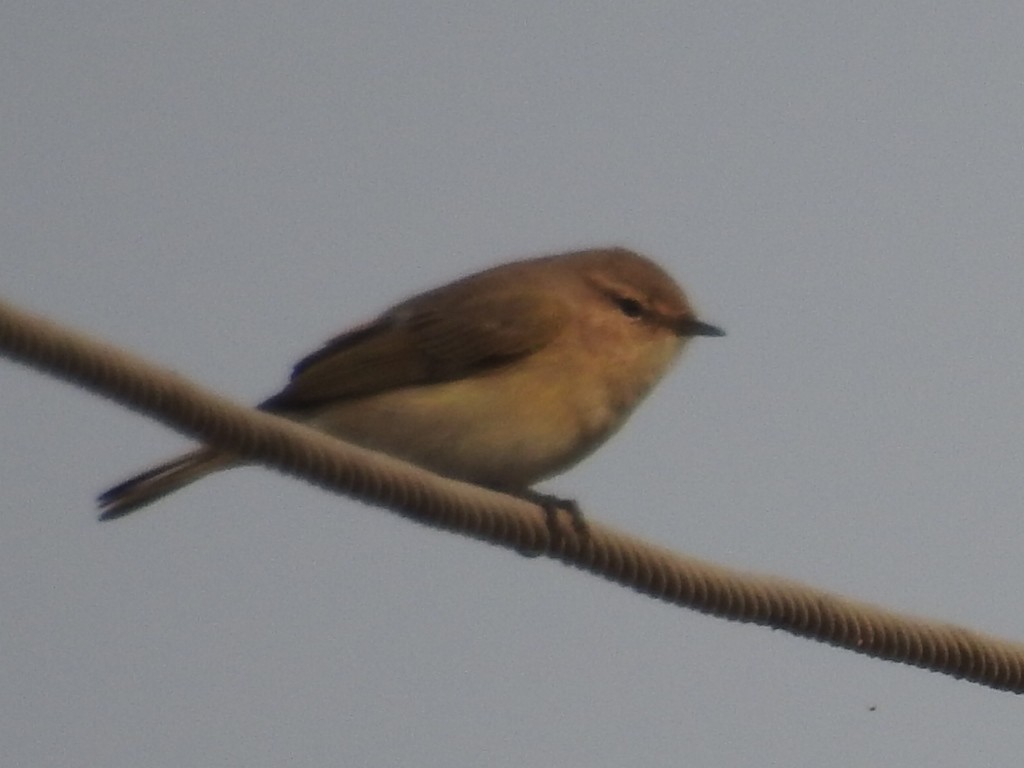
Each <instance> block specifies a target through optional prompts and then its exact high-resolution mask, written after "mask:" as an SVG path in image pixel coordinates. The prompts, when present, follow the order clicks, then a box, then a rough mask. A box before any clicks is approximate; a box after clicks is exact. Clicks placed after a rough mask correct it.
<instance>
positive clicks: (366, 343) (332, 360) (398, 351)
mask: <svg viewBox="0 0 1024 768" xmlns="http://www.w3.org/2000/svg"><path fill="white" fill-rule="evenodd" d="M454 287H455V286H451V287H449V289H448V290H447V291H445V292H444V293H442V292H439V291H438V292H434V293H433V294H426V295H425V296H422V297H418V298H416V299H412V300H411V301H409V302H406V303H405V304H400V305H398V306H397V307H395V308H394V309H393V310H391V311H390V312H387V313H385V314H384V315H382V316H381V317H380V318H378V319H377V320H375V321H373V322H371V323H369V324H367V325H363V326H360V327H358V328H355V329H353V330H351V331H348V332H347V333H343V334H341V335H340V336H336V337H335V338H333V339H331V340H330V341H328V342H327V343H326V344H325V345H324V346H323V347H322V348H321V349H319V350H318V351H316V352H314V353H313V354H311V355H309V356H308V357H306V358H304V359H303V360H301V361H299V363H298V364H297V365H296V366H295V370H294V372H293V373H292V379H291V381H290V382H289V384H288V386H286V387H285V388H284V389H283V390H282V391H281V392H279V393H278V394H276V395H274V396H273V397H271V398H270V399H268V400H266V401H265V402H264V403H262V404H261V406H260V407H261V408H263V409H264V410H269V411H288V410H299V409H305V408H315V407H317V406H320V405H323V404H325V403H328V402H334V401H337V400H346V399H350V398H357V397H363V396H366V395H370V394H377V393H380V392H385V391H388V390H392V389H399V388H402V387H410V386H423V385H427V384H436V383H440V382H444V381H453V380H455V379H461V378H465V377H467V376H472V375H474V374H477V373H481V372H483V371H486V370H489V369H492V368H496V367H498V366H501V365H505V364H507V363H510V362H512V361H514V360H517V359H520V358H523V357H526V356H527V355H531V354H533V353H534V352H536V351H537V350H539V349H542V348H543V347H545V346H547V344H549V343H550V342H551V340H552V339H553V338H554V337H555V336H557V335H558V334H559V333H560V332H561V330H562V328H563V327H564V324H565V322H566V319H567V310H566V307H565V303H564V302H563V301H562V300H560V299H558V298H557V297H556V296H552V295H550V294H544V293H538V292H528V291H525V290H523V289H522V288H521V287H517V286H512V287H510V288H508V289H503V290H501V291H499V292H498V293H497V294H495V292H493V291H485V292H484V293H486V294H487V295H486V296H484V295H481V292H479V291H477V290H472V286H471V285H466V286H464V287H465V288H467V289H470V290H454V291H453V290H451V288H454ZM460 287H462V286H460ZM442 290H444V289H442Z"/></svg>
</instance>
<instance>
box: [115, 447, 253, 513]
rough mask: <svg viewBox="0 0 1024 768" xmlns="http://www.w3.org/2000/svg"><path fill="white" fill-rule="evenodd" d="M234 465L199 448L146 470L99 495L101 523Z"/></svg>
mask: <svg viewBox="0 0 1024 768" xmlns="http://www.w3.org/2000/svg"><path fill="white" fill-rule="evenodd" d="M234 463H235V460H234V459H233V458H232V457H231V456H230V455H228V454H225V453H221V452H220V451H216V450H214V449H213V448H199V449H198V450H195V451H192V452H190V453H186V454H185V455H183V456H179V457H178V458H176V459H172V460H171V461H168V462H167V463H165V464H160V465H159V466H156V467H153V468H152V469H148V470H146V471H145V472H142V473H141V474H138V475H136V476H135V477H132V478H129V479H128V480H125V481H124V482H123V483H119V484H118V485H115V486H114V487H113V488H111V489H109V490H107V491H104V492H103V493H102V494H100V496H99V498H98V499H97V500H96V501H97V503H98V504H99V507H100V520H114V519H116V518H118V517H124V516H125V515H127V514H129V513H130V512H134V511H135V510H137V509H140V508H141V507H144V506H146V505H147V504H149V503H151V502H154V501H156V500H157V499H159V498H161V497H163V496H166V495H167V494H169V493H173V492H174V491H176V490H178V489H179V488H184V487H185V486H186V485H189V484H190V483H194V482H195V481H196V480H199V479H200V478H203V477H206V476H207V475H209V474H210V473H212V472H216V471H217V470H219V469H226V468H227V467H229V466H231V465H233V464H234Z"/></svg>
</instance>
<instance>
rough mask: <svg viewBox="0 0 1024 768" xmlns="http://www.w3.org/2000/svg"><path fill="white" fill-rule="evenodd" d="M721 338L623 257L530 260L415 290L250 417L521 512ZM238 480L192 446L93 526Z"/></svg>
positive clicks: (629, 254)
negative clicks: (361, 451) (215, 482)
mask: <svg viewBox="0 0 1024 768" xmlns="http://www.w3.org/2000/svg"><path fill="white" fill-rule="evenodd" d="M723 335H724V332H723V331H722V330H721V329H720V328H719V327H717V326H715V325H711V324H709V323H706V322H704V321H702V320H700V319H698V317H697V314H696V313H695V311H694V310H693V308H692V307H691V305H690V303H689V301H688V299H687V297H686V295H685V294H684V292H683V289H682V288H681V287H680V286H679V285H678V284H677V283H676V281H675V280H673V279H672V277H671V276H670V275H669V274H668V273H667V272H666V271H665V270H664V269H662V268H661V267H660V266H658V265H657V264H656V263H655V262H654V261H652V260H651V259H649V258H647V257H646V256H643V255H641V254H639V253H636V252H635V251H632V250H629V249H626V248H622V247H601V248H590V249H586V250H577V251H572V252H568V253H559V254H555V255H543V256H535V257H532V258H525V259H520V260H516V261H511V262H507V263H504V264H500V265H498V266H495V267H491V268H489V269H486V270H484V271H481V272H477V273H475V274H471V275H468V276H465V277H462V278H459V279H457V280H455V281H454V282H450V283H448V284H445V285H442V286H440V287H438V288H434V289H432V290H428V291H426V292H424V293H421V294H418V295H416V296H413V297H411V298H409V299H406V300H404V301H402V302H400V303H398V304H396V305H394V306H393V307H391V308H390V309H388V310H386V311H384V312H383V313H382V314H380V315H379V316H378V317H377V318H376V319H374V320H371V321H369V322H367V323H364V324H362V325H358V326H356V327H354V328H352V329H350V330H348V331H346V332H344V333H341V334H340V335H338V336H335V337H334V338H332V339H330V340H328V341H327V342H326V343H325V344H324V345H323V346H322V347H320V348H319V349H318V350H316V351H315V352H313V353H312V354H310V355H307V356H306V357H304V358H302V359H301V360H300V361H299V362H298V363H297V364H296V365H295V367H294V369H293V372H292V376H291V379H290V381H289V382H288V384H287V385H286V386H285V387H284V388H283V389H282V390H281V391H280V392H278V393H277V394H275V395H273V396H271V397H269V398H267V399H266V400H264V401H263V402H262V403H260V404H259V405H258V406H257V407H258V408H259V409H260V410H262V411H266V412H269V413H273V414H277V415H279V416H282V417H285V418H288V419H292V420H294V421H297V422H301V423H304V424H306V425H308V426H311V427H313V428H315V429H318V430H321V431H323V432H325V433H328V434H329V435H332V436H334V437H337V438H339V439H342V440H346V441H348V442H351V443H354V444H356V445H359V446H362V447H364V448H369V449H371V450H376V451H380V452H383V453H386V454H389V455H391V456H393V457H397V458H399V459H403V460H405V461H408V462H410V463H412V464H416V465H418V466H420V467H422V468H425V469H427V470H430V471H433V472H435V473H437V474H440V475H443V476H446V477H450V478H454V479H456V480H461V481H465V482H469V483H473V484H476V485H480V486H484V487H487V488H490V489H493V490H497V491H502V492H506V493H511V494H514V495H521V496H524V497H526V498H529V497H531V494H532V493H534V492H533V491H532V490H531V489H532V486H533V485H534V484H536V483H538V482H540V481H542V480H545V479H548V478H550V477H552V476H554V475H557V474H559V473H561V472H563V471H565V470H566V469H568V468H569V467H571V466H573V465H575V464H576V463H578V462H579V461H580V460H582V459H583V458H585V457H586V456H588V455H589V454H591V453H592V452H593V451H594V450H596V449H597V448H598V447H599V446H600V445H601V444H603V443H604V442H605V441H606V440H607V439H608V438H609V437H611V436H612V435H613V434H614V433H615V432H616V431H617V430H618V429H619V428H620V427H621V426H622V425H623V423H625V421H626V420H627V418H628V417H629V415H630V414H631V413H632V412H633V410H634V409H635V408H636V406H637V405H639V403H640V402H641V401H642V400H643V399H644V397H645V396H646V395H647V394H648V393H649V391H650V390H651V388H652V387H653V386H654V385H655V383H657V382H658V381H659V380H660V379H661V378H662V377H663V376H664V375H665V373H666V372H667V371H668V370H669V368H670V367H671V366H672V364H673V363H674V362H675V360H676V359H677V358H678V357H679V354H680V352H681V351H682V350H683V348H684V347H685V346H686V344H687V343H688V342H689V341H690V340H691V339H692V338H693V337H695V336H708V337H714V336H723ZM240 464H242V462H241V460H240V459H238V458H237V457H235V456H233V455H232V454H230V453H229V452H225V451H223V450H221V449H218V448H215V447H213V446H200V447H198V448H196V449H194V450H191V451H189V452H188V453H185V454H184V455H181V456H178V457H177V458H174V459H172V460H170V461H167V462H165V463H163V464H160V465H158V466H155V467H153V468H151V469H148V470H146V471H144V472H142V473H140V474H138V475H135V476H134V477H131V478H129V479H128V480H125V481H124V482H122V483H119V484H117V485H115V486H114V487H112V488H110V489H109V490H107V491H105V492H104V493H102V494H101V495H100V496H99V497H98V505H99V508H100V510H101V514H100V519H101V520H113V519H116V518H120V517H123V516H125V515H127V514H129V513H131V512H134V511H136V510H138V509H140V508H142V507H144V506H146V505H148V504H150V503H152V502H154V501H156V500H157V499H159V498H161V497H163V496H166V495H167V494H169V493H172V492H174V491H176V490H179V489H180V488H183V487H184V486H186V485H189V484H191V483H193V482H195V481H197V480H199V479H200V478H202V477H205V476H207V475H209V474H211V473H213V472H217V471H219V470H223V469H227V468H230V467H234V466H239V465H240Z"/></svg>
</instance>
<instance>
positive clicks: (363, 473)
mask: <svg viewBox="0 0 1024 768" xmlns="http://www.w3.org/2000/svg"><path fill="white" fill-rule="evenodd" d="M0 350H2V351H4V352H5V354H6V355H7V356H8V357H11V358H12V359H15V360H19V361H21V362H24V363H26V364H28V365H30V366H32V367H35V368H37V369H39V370H41V371H44V372H47V373H50V374H51V375H55V376H58V377H60V378H63V379H66V380H68V381H71V382H73V383H75V384H77V385H79V386H82V387H85V388H87V389H90V390H91V391H93V392H96V393H98V394H100V395H103V396H105V397H109V398H112V399H114V400H116V401H117V402H119V403H121V404H123V405H126V406H128V407H130V408H132V409H134V410H137V411H140V412H142V413H145V414H147V415H149V416H151V417H153V418H156V419H158V420H159V421H161V422H163V423H164V424H167V425H168V426H170V427H172V428H174V429H176V430H178V431H179V432H182V433H184V434H186V435H189V436H191V437H195V438H197V439H199V440H201V441H203V442H208V443H212V444H214V445H216V446H218V447H222V448H224V449H226V450H229V451H231V452H232V453H235V454H237V455H238V456H239V457H240V458H242V459H246V460H250V461H255V462H259V463H262V464H266V465H268V466H272V467H276V468H278V469H280V470H282V471H285V472H288V473H290V474H293V475H296V476H299V477H303V478H305V479H307V480H309V481H312V482H314V483H317V484H318V485H321V486H324V487H326V488H329V489H332V490H336V491H342V492H344V493H347V494H350V495H352V496H355V497H357V498H360V499H363V500H365V501H368V502H372V503H375V504H379V505H382V506H385V507H388V508H390V509H392V510H394V511H396V512H399V513H401V514H403V515H404V516H406V517H409V518H411V519H414V520H417V521H418V522H421V523H424V524H427V525H432V526H435V527H439V528H445V529H447V530H451V531H456V532H459V533H462V534H464V535H468V536H472V537H474V538H478V539H482V540H485V541H489V542H491V543H494V544H500V545H504V546H507V547H511V548H513V549H515V550H517V551H520V552H527V553H529V552H543V553H546V554H548V555H549V556H551V557H555V558H557V559H559V560H561V561H562V562H564V563H566V564H568V565H573V566H575V567H577V568H581V569H583V570H587V571H590V572H592V573H595V574H597V575H600V576H603V577H605V578H607V579H609V580H611V581H615V582H617V583H620V584H623V585H626V586H629V587H632V588H633V589H635V590H637V591H638V592H641V593H643V594H647V595H650V596H652V597H656V598H659V599H662V600H666V601H668V602H672V603H675V604H677V605H682V606H686V607H688V608H692V609H695V610H698V611H701V612H703V613H709V614H713V615H715V616H720V617H722V618H726V619H730V620H733V621H742V622H749V623H754V624H762V625H765V626H769V627H773V628H775V629H781V630H785V631H787V632H790V633H792V634H795V635H801V636H803V637H808V638H812V639H814V640H818V641H821V642H825V643H829V644H831V645H835V646H838V647H841V648H847V649H849V650H852V651H856V652H857V653H862V654H866V655H869V656H874V657H877V658H882V659H889V660H891V661H898V662H902V663H905V664H912V665H914V666H918V667H923V668H925V669H930V670H933V671H936V672H941V673H943V674H947V675H952V676H953V677H957V678H963V679H966V680H971V681H973V682H977V683H980V684H982V685H987V686H990V687H992V688H999V689H1004V690H1008V691H1013V692H1015V693H1021V692H1024V645H1022V644H1020V643H1011V642H1007V641H1004V640H999V639H997V638H992V637H988V636H985V635H982V634H980V633H977V632H973V631H971V630H968V629H964V628H961V627H956V626H952V625H948V624H942V623H936V622H931V621H926V620H923V619H918V618H910V617H906V616H900V615H898V614H895V613H892V612H889V611H885V610H882V609H880V608H877V607H875V606H871V605H867V604H864V603H859V602H856V601H852V600H847V599H845V598H840V597H837V596H835V595H830V594H828V593H825V592H821V591H819V590H815V589H812V588H809V587H807V586H804V585H801V584H796V583H793V582H788V581H784V580H781V579H776V578H772V577H764V576H758V575H752V574H743V573H739V572H736V571H732V570H729V569H726V568H723V567H720V566H717V565H714V564H711V563H706V562H703V561H701V560H698V559H696V558H691V557H686V556H683V555H679V554H676V553H674V552H670V551H668V550H666V549H663V548H661V547H657V546H654V545H651V544H647V543H645V542H643V541H640V540H638V539H635V538H633V537H630V536H628V535H626V534H623V533H620V532H617V531H614V530H613V529H611V528H609V527H607V526H603V525H600V524H598V523H595V522H593V521H589V520H588V525H587V530H586V532H585V533H584V534H582V535H579V534H577V533H576V531H574V529H573V527H572V525H571V524H570V522H569V520H568V516H567V515H563V516H562V519H559V520H558V522H557V535H555V536H552V530H551V529H550V527H549V521H548V520H547V518H546V516H545V515H544V514H542V513H541V512H540V511H539V510H538V508H537V507H536V506H535V505H533V504H530V503H528V502H525V501H523V500H521V499H516V498H512V497H508V496H503V495H501V494H497V493H494V492H492V491H488V490H486V489H483V488H477V487H475V486H471V485H467V484H465V483H458V482H455V481H451V480H447V479H445V478H441V477H438V476H436V475H433V474H431V473H428V472H426V471H424V470H422V469H419V468H418V467H414V466H412V465H409V464H406V463H404V462H401V461H397V460H395V459H392V458H391V457H388V456H383V455H381V454H378V453H372V452H370V451H365V450H363V449H360V448H358V447H356V446H351V445H348V444H345V443H342V442H340V441H338V440H335V439H333V438H330V437H327V436H325V435H322V434H320V433H318V432H315V431H313V430H311V429H308V428H306V427H303V426H301V425H298V424H293V423H291V422H287V421H285V420H283V419H279V418H277V417H274V416H270V415H268V414H265V413H261V412H259V411H254V410H252V409H249V408H242V407H240V406H237V405H235V404H233V403H232V402H230V401H229V400H226V399H225V398H222V397H219V396H217V395H213V394H211V393H208V392H206V391H204V390H202V389H201V388H199V387H196V386H195V385H193V384H190V383H189V382H187V381H185V380H184V379H182V378H181V377H180V376H177V375H175V374H173V373H170V372H167V371H163V370H161V369H158V368H155V367H153V366H151V365H149V364H147V363H145V362H143V361H140V360H138V359H136V358H134V357H133V356H130V355H128V354H127V353H125V352H122V351H120V350H118V349H116V348H114V347H112V346H109V345H106V344H102V343H99V342H96V341H94V340H92V339H90V338H88V337H86V336H83V335H82V334H79V333H76V332H73V331H69V330H67V329H64V328H61V327H60V326H58V325H56V324H54V323H52V322H50V321H48V320H45V319H43V318H40V317H36V316H33V315H30V314H28V313H24V312H21V311H19V310H16V309H15V308H13V307H11V306H10V305H8V304H6V303H4V302H0Z"/></svg>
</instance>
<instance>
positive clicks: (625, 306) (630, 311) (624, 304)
mask: <svg viewBox="0 0 1024 768" xmlns="http://www.w3.org/2000/svg"><path fill="white" fill-rule="evenodd" d="M615 304H616V305H617V306H618V308H619V310H621V312H622V314H624V315H625V316H626V317H634V318H635V317H640V315H642V314H643V313H644V307H643V304H641V303H640V302H639V301H637V300H636V299H631V298H629V297H627V296H616V297H615Z"/></svg>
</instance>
